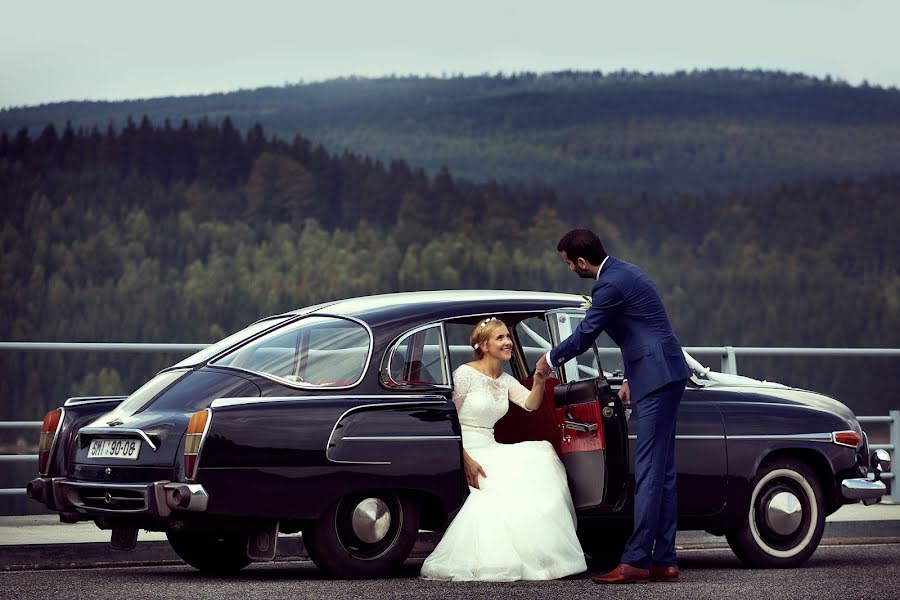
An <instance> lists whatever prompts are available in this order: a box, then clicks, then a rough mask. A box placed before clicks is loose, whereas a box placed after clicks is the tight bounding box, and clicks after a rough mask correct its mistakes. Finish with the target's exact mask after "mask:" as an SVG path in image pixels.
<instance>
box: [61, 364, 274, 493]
mask: <svg viewBox="0 0 900 600" xmlns="http://www.w3.org/2000/svg"><path fill="white" fill-rule="evenodd" d="M248 396H252V397H256V396H259V388H258V387H257V386H256V385H255V384H253V383H252V382H250V381H248V380H246V379H244V378H242V377H240V376H237V375H233V374H229V373H224V372H222V371H215V370H199V371H188V372H185V373H184V374H182V375H180V377H178V378H177V379H176V380H175V381H174V382H173V383H170V384H169V385H168V387H166V388H165V389H164V390H163V391H161V392H159V393H158V394H156V396H155V397H153V398H151V399H149V400H148V401H147V402H145V403H142V404H141V405H140V406H128V405H127V402H128V401H127V400H126V401H125V402H123V406H124V407H125V408H124V410H123V409H122V407H119V408H117V409H116V410H115V411H112V412H110V413H107V414H106V415H103V416H101V417H100V418H98V419H96V420H95V421H94V422H92V423H91V424H90V425H88V426H87V427H83V428H82V429H81V430H80V431H79V434H78V441H77V443H76V444H75V445H74V456H73V457H72V460H70V461H69V464H70V465H71V466H70V470H69V475H70V476H71V477H73V478H75V479H80V480H93V481H109V482H123V483H124V482H145V481H157V480H161V479H171V480H178V479H180V476H181V472H182V461H181V458H182V454H183V444H184V434H185V431H186V430H187V425H188V422H189V421H190V418H191V415H193V414H194V413H195V412H197V411H199V410H202V409H204V408H207V407H208V406H209V405H210V404H212V402H213V401H214V400H216V399H217V398H225V397H248Z"/></svg>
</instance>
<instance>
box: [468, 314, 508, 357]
mask: <svg viewBox="0 0 900 600" xmlns="http://www.w3.org/2000/svg"><path fill="white" fill-rule="evenodd" d="M498 327H506V323H504V322H503V321H501V320H500V319H498V318H497V317H488V318H487V319H482V320H481V321H478V323H477V324H476V325H475V328H474V329H473V330H472V334H471V335H470V336H469V345H470V346H472V348H474V349H475V358H477V359H478V360H481V359H482V358H483V357H484V350H482V348H484V344H486V343H487V341H488V340H489V339H491V335H492V334H493V333H494V330H496V329H497V328H498Z"/></svg>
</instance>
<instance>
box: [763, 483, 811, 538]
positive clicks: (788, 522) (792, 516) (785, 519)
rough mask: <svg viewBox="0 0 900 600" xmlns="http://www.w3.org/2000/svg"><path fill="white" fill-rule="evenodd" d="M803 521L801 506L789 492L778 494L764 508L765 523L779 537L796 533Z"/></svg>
mask: <svg viewBox="0 0 900 600" xmlns="http://www.w3.org/2000/svg"><path fill="white" fill-rule="evenodd" d="M802 521H803V505H801V504H800V500H798V499H797V496H795V495H794V494H792V493H791V492H778V493H777V494H775V495H774V496H773V497H772V500H771V501H770V502H769V505H768V506H767V507H766V522H768V524H769V527H771V528H772V531H774V532H775V533H777V534H779V535H790V534H792V533H794V532H795V531H797V528H798V527H799V526H800V523H801V522H802Z"/></svg>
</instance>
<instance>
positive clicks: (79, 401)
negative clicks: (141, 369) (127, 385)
mask: <svg viewBox="0 0 900 600" xmlns="http://www.w3.org/2000/svg"><path fill="white" fill-rule="evenodd" d="M127 397H128V396H75V397H73V398H69V399H68V400H66V402H65V404H63V406H84V405H86V404H101V403H103V402H109V401H110V400H124V399H125V398H127Z"/></svg>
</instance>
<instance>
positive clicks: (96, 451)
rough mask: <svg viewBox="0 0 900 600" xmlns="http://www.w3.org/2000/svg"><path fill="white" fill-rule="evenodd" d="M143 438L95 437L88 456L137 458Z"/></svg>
mask: <svg viewBox="0 0 900 600" xmlns="http://www.w3.org/2000/svg"><path fill="white" fill-rule="evenodd" d="M140 451H141V440H131V439H95V440H91V446H90V448H88V458H125V459H128V460H137V457H138V453H140Z"/></svg>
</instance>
